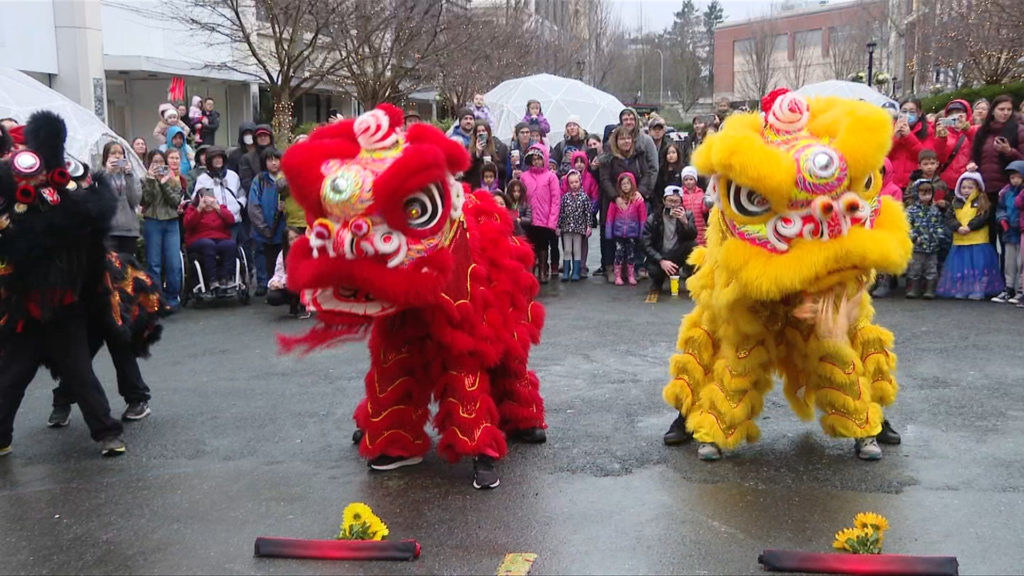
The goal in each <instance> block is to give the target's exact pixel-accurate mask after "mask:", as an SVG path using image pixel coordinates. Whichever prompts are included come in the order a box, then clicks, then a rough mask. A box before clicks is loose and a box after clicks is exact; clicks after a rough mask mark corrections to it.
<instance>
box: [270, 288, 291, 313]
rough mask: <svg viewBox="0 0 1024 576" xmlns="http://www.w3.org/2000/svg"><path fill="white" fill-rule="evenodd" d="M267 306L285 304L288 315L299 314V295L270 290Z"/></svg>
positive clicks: (275, 289)
mask: <svg viewBox="0 0 1024 576" xmlns="http://www.w3.org/2000/svg"><path fill="white" fill-rule="evenodd" d="M267 304H269V305H271V306H283V305H285V304H287V305H288V312H289V313H291V314H298V313H299V295H298V294H296V293H294V292H289V291H288V290H285V289H283V288H271V289H270V290H268V291H267Z"/></svg>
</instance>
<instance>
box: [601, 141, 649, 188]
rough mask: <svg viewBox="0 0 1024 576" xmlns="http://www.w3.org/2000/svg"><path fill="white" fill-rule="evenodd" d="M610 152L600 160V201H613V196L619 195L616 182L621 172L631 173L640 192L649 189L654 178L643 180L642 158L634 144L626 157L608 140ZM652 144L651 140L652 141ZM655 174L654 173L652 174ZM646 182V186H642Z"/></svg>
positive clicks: (644, 174)
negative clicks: (604, 158) (605, 157)
mask: <svg viewBox="0 0 1024 576" xmlns="http://www.w3.org/2000/svg"><path fill="white" fill-rule="evenodd" d="M608 146H609V149H610V150H611V153H610V155H609V157H608V158H607V159H606V160H603V161H602V162H601V170H600V179H599V180H600V184H601V195H602V196H603V198H602V202H604V201H608V202H614V201H615V198H616V197H617V196H618V195H619V190H618V182H619V175H620V174H622V173H623V172H629V173H630V174H632V175H633V178H634V179H636V181H637V188H638V189H639V190H640V194H641V195H643V194H644V190H648V191H650V190H651V186H653V185H654V179H653V177H652V179H651V180H649V181H646V182H645V181H644V178H645V177H646V176H647V174H646V172H645V171H644V165H643V158H642V157H641V155H640V153H639V152H638V151H637V148H636V146H635V145H634V146H633V150H632V152H631V153H630V155H629V157H626V155H625V153H623V152H622V151H621V150H619V147H618V144H617V143H616V142H609V144H608ZM652 146H653V141H652ZM654 176H656V174H655V175H654ZM645 184H646V186H647V187H646V188H645V187H644V186H645Z"/></svg>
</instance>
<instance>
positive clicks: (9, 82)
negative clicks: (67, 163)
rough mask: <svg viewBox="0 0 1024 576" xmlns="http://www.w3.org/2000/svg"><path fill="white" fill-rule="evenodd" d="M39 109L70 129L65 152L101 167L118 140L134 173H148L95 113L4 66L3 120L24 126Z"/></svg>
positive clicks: (0, 85)
mask: <svg viewBox="0 0 1024 576" xmlns="http://www.w3.org/2000/svg"><path fill="white" fill-rule="evenodd" d="M38 110H49V111H50V112H54V113H56V114H58V115H60V117H61V118H63V119H64V123H65V124H66V125H67V127H68V139H67V142H66V143H65V146H64V148H65V150H66V151H67V153H68V154H70V155H71V156H74V157H75V158H77V159H78V160H80V161H82V162H85V163H87V164H89V167H90V168H91V169H93V170H97V169H99V168H100V166H99V163H100V153H101V152H102V151H103V145H104V144H106V143H107V142H109V141H110V140H116V141H117V142H120V143H121V146H122V147H124V150H125V153H126V154H127V157H128V160H129V162H131V164H132V171H133V172H135V174H142V173H144V172H145V166H143V164H142V161H141V160H140V159H139V157H138V156H136V155H135V152H133V151H132V147H131V145H130V144H128V142H127V141H125V139H124V138H121V137H120V136H118V135H117V134H116V133H114V131H113V130H111V129H110V128H109V127H108V126H107V125H106V124H104V123H103V121H102V120H100V119H99V118H97V117H96V115H95V114H93V112H92V110H89V109H87V108H84V107H82V106H80V105H78V104H77V103H75V102H73V101H72V100H71V99H69V98H67V97H66V96H64V95H63V94H61V93H60V92H57V91H56V90H53V89H51V88H49V87H48V86H46V85H45V84H42V83H40V82H38V81H36V80H35V79H33V78H32V77H31V76H29V75H27V74H24V73H22V72H19V71H18V70H15V69H13V68H5V67H0V118H6V117H10V118H14V119H15V120H17V121H18V122H20V123H22V124H24V123H25V122H26V121H27V120H28V118H29V116H31V115H32V113H33V112H36V111H38Z"/></svg>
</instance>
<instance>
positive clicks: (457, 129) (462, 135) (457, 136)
mask: <svg viewBox="0 0 1024 576" xmlns="http://www.w3.org/2000/svg"><path fill="white" fill-rule="evenodd" d="M448 137H449V138H451V139H452V140H455V141H456V142H458V143H459V144H462V147H463V148H467V149H468V148H469V142H470V140H472V139H473V135H472V134H467V133H466V132H463V131H462V126H460V125H459V123H458V122H456V123H455V124H454V125H453V126H452V128H451V130H449V131H448Z"/></svg>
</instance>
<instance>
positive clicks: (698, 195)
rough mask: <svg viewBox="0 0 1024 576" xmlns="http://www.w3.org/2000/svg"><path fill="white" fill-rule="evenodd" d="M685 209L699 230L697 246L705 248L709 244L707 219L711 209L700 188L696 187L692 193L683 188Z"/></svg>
mask: <svg viewBox="0 0 1024 576" xmlns="http://www.w3.org/2000/svg"><path fill="white" fill-rule="evenodd" d="M683 208H685V209H686V211H687V212H689V213H690V214H691V215H692V217H693V224H694V226H695V227H696V228H697V244H700V245H701V246H704V245H705V244H706V242H707V238H706V237H705V233H706V232H707V229H708V222H707V217H708V213H709V212H710V211H711V209H710V208H709V207H708V204H707V201H706V198H705V196H704V191H703V190H701V189H700V187H699V186H694V187H693V190H692V191H691V190H687V189H686V188H683Z"/></svg>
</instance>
